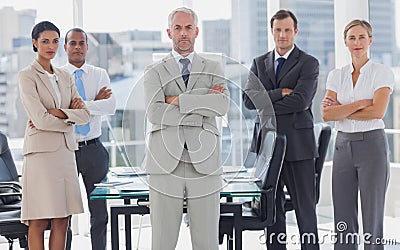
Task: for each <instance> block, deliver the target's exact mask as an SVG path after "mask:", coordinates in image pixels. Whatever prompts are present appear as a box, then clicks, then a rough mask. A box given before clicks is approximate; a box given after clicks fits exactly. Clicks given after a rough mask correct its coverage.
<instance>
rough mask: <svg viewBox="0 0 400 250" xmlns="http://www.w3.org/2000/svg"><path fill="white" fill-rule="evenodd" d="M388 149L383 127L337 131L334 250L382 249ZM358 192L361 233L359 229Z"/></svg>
mask: <svg viewBox="0 0 400 250" xmlns="http://www.w3.org/2000/svg"><path fill="white" fill-rule="evenodd" d="M389 167H390V165H389V149H388V143H387V138H386V135H385V132H384V130H383V129H378V130H372V131H368V132H357V133H343V132H338V134H337V137H336V143H335V151H334V156H333V171H332V196H333V207H334V221H335V233H336V235H337V238H336V244H335V250H339V249H340V250H342V249H346V250H347V249H357V248H358V244H360V243H361V242H360V240H361V239H365V240H367V241H366V242H364V249H365V250H372V249H374V250H375V249H384V246H383V245H381V244H376V243H379V242H380V239H382V238H383V218H384V205H385V194H386V188H387V185H388V181H389ZM358 192H360V200H361V211H362V222H363V234H359V228H358Z"/></svg>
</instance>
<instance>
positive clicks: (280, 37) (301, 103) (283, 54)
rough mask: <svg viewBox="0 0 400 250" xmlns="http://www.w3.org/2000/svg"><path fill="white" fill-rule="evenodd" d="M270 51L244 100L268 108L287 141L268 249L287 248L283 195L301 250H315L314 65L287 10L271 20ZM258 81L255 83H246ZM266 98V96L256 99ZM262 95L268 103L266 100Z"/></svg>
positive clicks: (258, 62) (259, 61)
mask: <svg viewBox="0 0 400 250" xmlns="http://www.w3.org/2000/svg"><path fill="white" fill-rule="evenodd" d="M271 30H272V35H273V36H274V42H275V49H274V50H273V51H269V52H268V53H266V54H264V55H261V56H259V57H257V58H255V59H254V60H253V64H252V67H251V74H250V76H249V81H248V82H247V84H246V87H245V90H244V95H243V100H244V103H245V105H246V107H247V108H249V109H257V110H260V111H261V112H262V110H263V109H264V110H266V109H268V108H270V105H271V104H272V106H273V108H274V111H275V117H276V125H277V132H278V133H281V134H285V135H286V138H287V147H286V155H285V159H284V163H283V167H282V172H281V177H280V180H279V183H278V189H277V197H276V199H277V201H276V202H277V207H276V223H275V224H274V225H272V226H270V227H268V228H267V242H266V243H267V246H268V249H270V250H271V249H286V216H285V209H284V203H285V194H284V190H283V187H284V185H286V187H287V190H288V192H289V194H290V196H291V198H292V200H293V206H294V210H295V213H296V218H297V224H298V228H299V231H300V239H301V238H303V239H304V240H302V242H301V243H302V246H301V249H302V250H305V249H319V245H318V232H317V217H316V211H315V208H316V198H315V170H314V159H315V157H317V156H318V153H317V150H316V143H315V138H314V132H313V114H312V112H311V104H312V100H313V98H314V95H315V92H316V90H317V84H318V73H319V63H318V60H317V59H315V58H314V57H312V56H310V55H308V54H307V53H305V52H304V51H302V50H300V49H299V48H298V47H297V46H296V45H295V44H294V39H295V37H296V35H297V33H298V28H297V19H296V17H295V15H294V14H293V13H292V12H290V11H288V10H279V11H278V12H276V13H275V15H274V16H273V17H272V18H271ZM252 77H253V78H255V77H256V78H258V80H257V81H253V80H251V78H252ZM260 93H265V95H263V94H260ZM266 95H268V96H269V99H270V100H271V102H268V101H266V99H265V97H266ZM260 128H262V125H260V118H259V117H257V120H256V126H255V129H256V131H255V134H254V138H253V144H252V151H254V152H258V151H259V148H260V143H259V142H260V141H261V140H260V136H261V134H262V133H261V132H260V131H261V129H260Z"/></svg>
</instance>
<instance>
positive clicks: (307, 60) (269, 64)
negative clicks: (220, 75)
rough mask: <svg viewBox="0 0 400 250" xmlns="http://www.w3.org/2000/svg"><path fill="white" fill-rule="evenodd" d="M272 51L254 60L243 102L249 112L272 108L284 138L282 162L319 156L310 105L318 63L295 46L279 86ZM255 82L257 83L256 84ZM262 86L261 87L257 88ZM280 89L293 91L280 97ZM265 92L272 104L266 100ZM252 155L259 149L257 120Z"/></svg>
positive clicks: (317, 72) (278, 129) (281, 74)
mask: <svg viewBox="0 0 400 250" xmlns="http://www.w3.org/2000/svg"><path fill="white" fill-rule="evenodd" d="M274 59H275V58H274V51H270V52H268V53H266V54H264V55H262V56H259V57H256V58H255V59H254V60H253V64H252V66H251V72H252V73H253V74H254V75H252V74H251V73H250V76H249V80H248V81H247V84H246V86H245V89H244V94H243V102H244V104H245V106H246V107H247V108H248V109H258V110H263V109H268V108H270V107H267V106H266V105H271V104H272V106H273V109H274V111H275V116H276V125H277V132H278V133H282V134H285V135H286V137H287V147H286V155H285V160H287V161H300V160H306V159H313V158H315V157H317V156H318V152H317V150H316V144H315V139H314V133H313V114H312V112H311V104H312V100H313V98H314V95H315V92H316V90H317V85H318V74H319V63H318V60H317V59H316V58H314V57H312V56H311V55H308V54H307V53H305V52H304V51H302V50H300V49H298V48H297V47H296V46H295V48H294V49H293V51H292V52H291V53H290V55H289V57H288V59H287V60H286V61H285V63H284V64H283V67H282V69H281V72H280V74H279V78H278V82H277V83H276V80H275V70H274ZM254 78H258V80H259V81H255V80H254ZM259 82H261V84H259ZM282 88H289V89H293V92H292V93H291V94H290V95H287V96H285V97H282ZM262 92H266V93H267V94H268V96H269V98H270V100H271V102H269V101H267V100H265V95H264V97H263V95H260V93H262ZM255 122H256V126H255V129H256V130H255V133H254V137H253V143H252V149H251V150H252V151H254V152H258V150H259V146H260V141H261V138H260V135H261V133H260V131H259V127H260V125H259V123H260V119H259V117H258V116H257V118H256V121H255Z"/></svg>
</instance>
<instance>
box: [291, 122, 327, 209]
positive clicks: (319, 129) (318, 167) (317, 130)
mask: <svg viewBox="0 0 400 250" xmlns="http://www.w3.org/2000/svg"><path fill="white" fill-rule="evenodd" d="M331 130H332V129H331V127H330V126H329V125H328V124H327V123H322V122H321V123H316V124H314V134H315V138H317V142H318V144H317V146H318V155H319V156H318V158H316V159H315V198H316V201H315V202H316V204H318V201H319V196H320V184H321V174H322V169H323V167H324V162H325V157H326V153H327V151H328V146H329V141H330V139H331V133H332V131H331ZM285 196H286V202H285V211H286V212H287V211H291V210H293V209H294V207H293V203H292V200H291V198H290V195H289V194H288V193H286V195H285Z"/></svg>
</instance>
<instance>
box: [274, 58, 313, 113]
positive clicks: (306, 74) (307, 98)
mask: <svg viewBox="0 0 400 250" xmlns="http://www.w3.org/2000/svg"><path fill="white" fill-rule="evenodd" d="M318 74H319V63H318V60H317V59H315V58H314V57H311V56H310V57H308V58H307V60H305V61H304V63H303V65H302V68H301V69H300V77H299V78H298V80H297V82H296V84H295V87H294V89H293V92H292V93H291V94H289V95H286V96H284V97H283V98H282V99H280V100H278V101H275V102H273V106H274V110H275V114H276V115H284V114H290V113H296V112H300V111H304V110H307V109H309V108H310V107H311V104H312V100H313V98H314V95H315V93H316V91H317V87H318Z"/></svg>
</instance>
